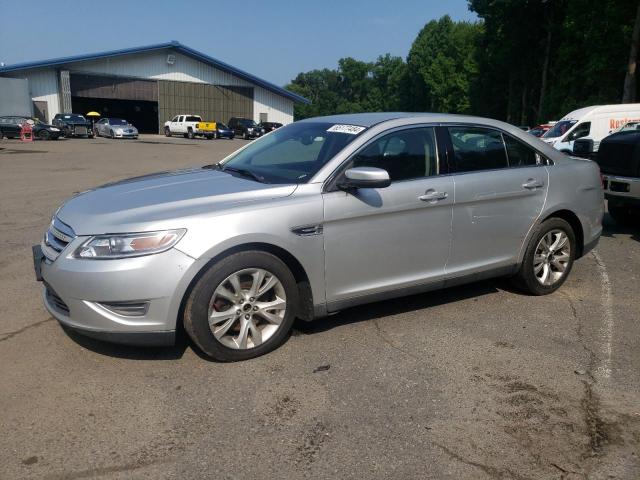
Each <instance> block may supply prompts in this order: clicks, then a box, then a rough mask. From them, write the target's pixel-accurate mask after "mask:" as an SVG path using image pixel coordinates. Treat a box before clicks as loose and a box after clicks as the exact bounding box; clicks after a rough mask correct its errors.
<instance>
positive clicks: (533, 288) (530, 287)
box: [513, 218, 576, 295]
mask: <svg viewBox="0 0 640 480" xmlns="http://www.w3.org/2000/svg"><path fill="white" fill-rule="evenodd" d="M559 233H562V234H564V235H565V238H566V242H564V247H563V248H558V249H557V250H555V252H553V251H552V252H551V254H549V253H550V251H549V250H546V249H545V248H544V245H543V243H545V242H546V244H547V245H549V243H551V245H550V246H553V245H554V244H555V243H557V241H558V239H559V238H561V237H559ZM545 237H546V238H545ZM543 239H544V242H543ZM560 243H563V242H562V241H560ZM567 247H568V251H567ZM575 255H576V236H575V232H574V231H573V228H572V227H571V225H569V223H568V222H566V221H565V220H563V219H561V218H550V219H548V220H545V221H544V222H542V224H540V225H539V226H538V227H537V228H536V230H535V231H534V233H533V235H532V236H531V240H530V241H529V245H528V246H527V250H526V251H525V254H524V258H523V260H522V264H521V265H520V269H519V271H518V273H517V274H516V276H515V277H514V279H513V280H514V284H515V285H516V287H518V288H520V289H521V290H523V291H525V292H528V293H530V294H532V295H548V294H549V293H553V292H555V291H556V290H557V289H558V288H560V287H561V286H562V284H563V283H564V282H565V280H566V279H567V277H568V276H569V273H570V272H571V267H573V261H574V259H575ZM560 258H562V259H563V260H559V259H560ZM563 262H564V263H563ZM545 270H546V272H547V273H546V275H547V277H546V282H550V283H545V281H544V276H545Z"/></svg>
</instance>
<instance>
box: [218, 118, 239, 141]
mask: <svg viewBox="0 0 640 480" xmlns="http://www.w3.org/2000/svg"><path fill="white" fill-rule="evenodd" d="M234 137H235V133H234V132H233V130H232V129H230V128H229V127H227V126H226V125H225V124H224V123H222V122H216V135H215V138H228V139H229V140H233V138H234Z"/></svg>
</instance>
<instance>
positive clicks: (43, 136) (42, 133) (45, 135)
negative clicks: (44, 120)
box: [38, 130, 51, 140]
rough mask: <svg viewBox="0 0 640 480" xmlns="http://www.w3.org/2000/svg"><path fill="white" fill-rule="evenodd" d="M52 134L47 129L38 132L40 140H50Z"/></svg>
mask: <svg viewBox="0 0 640 480" xmlns="http://www.w3.org/2000/svg"><path fill="white" fill-rule="evenodd" d="M50 136H51V134H50V133H49V132H48V131H47V130H40V131H39V132H38V140H49V137H50Z"/></svg>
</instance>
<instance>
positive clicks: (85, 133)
mask: <svg viewBox="0 0 640 480" xmlns="http://www.w3.org/2000/svg"><path fill="white" fill-rule="evenodd" d="M51 123H52V124H53V126H54V127H56V128H59V129H60V130H62V134H63V136H65V137H86V138H93V125H92V124H91V122H90V121H89V120H87V119H86V118H84V116H83V115H79V114H77V113H57V114H56V116H55V117H53V122H51Z"/></svg>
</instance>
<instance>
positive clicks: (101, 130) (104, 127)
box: [94, 118, 138, 138]
mask: <svg viewBox="0 0 640 480" xmlns="http://www.w3.org/2000/svg"><path fill="white" fill-rule="evenodd" d="M94 129H95V134H96V137H109V138H138V129H137V128H136V127H134V126H133V125H131V124H130V123H129V122H128V121H126V120H125V119H123V118H101V119H100V120H98V122H96V124H95V125H94Z"/></svg>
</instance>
